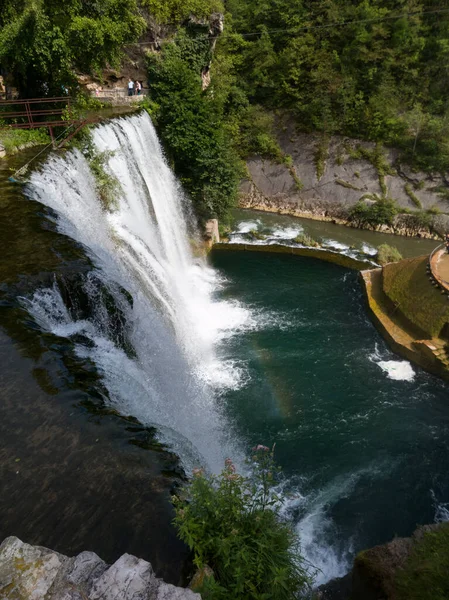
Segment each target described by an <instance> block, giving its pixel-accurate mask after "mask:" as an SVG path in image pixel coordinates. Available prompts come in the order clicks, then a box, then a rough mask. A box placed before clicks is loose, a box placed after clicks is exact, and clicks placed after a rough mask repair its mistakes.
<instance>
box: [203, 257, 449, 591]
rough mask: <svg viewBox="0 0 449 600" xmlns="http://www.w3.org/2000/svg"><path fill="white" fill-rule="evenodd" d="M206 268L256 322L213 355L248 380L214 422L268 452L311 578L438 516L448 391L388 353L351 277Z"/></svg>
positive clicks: (282, 263) (287, 262)
mask: <svg viewBox="0 0 449 600" xmlns="http://www.w3.org/2000/svg"><path fill="white" fill-rule="evenodd" d="M213 263H214V266H215V267H217V268H218V269H219V270H220V271H221V272H222V273H223V274H224V275H225V277H226V278H227V279H228V285H227V286H226V288H225V291H224V292H222V294H224V295H226V297H227V298H235V299H238V300H239V301H241V302H243V303H244V304H246V305H247V306H250V307H251V310H252V311H253V313H254V314H255V315H256V318H257V319H258V320H259V323H260V325H259V327H256V328H255V330H250V331H247V332H243V333H240V334H239V335H235V336H233V337H232V338H230V339H229V340H227V341H226V342H225V344H224V345H223V346H222V348H221V352H222V355H223V357H224V358H227V359H232V360H234V361H238V362H239V364H240V366H241V367H242V368H244V370H245V372H246V377H247V383H246V385H245V386H243V387H241V388H240V389H238V390H234V391H230V392H228V393H227V396H226V411H227V412H228V414H229V418H230V419H231V420H232V422H233V424H234V427H235V428H236V430H237V431H238V436H239V438H241V439H244V440H245V442H246V444H247V445H248V446H250V445H253V444H255V443H263V444H267V445H269V444H270V445H271V444H273V443H276V457H277V460H278V462H279V463H280V464H281V465H282V468H283V471H284V473H285V476H286V478H287V482H286V484H285V492H286V493H288V492H289V493H290V494H291V495H290V496H289V497H288V498H287V500H286V510H288V511H289V512H291V513H292V514H293V515H294V518H295V520H296V521H297V523H298V527H299V530H300V531H301V533H302V536H303V546H304V550H305V551H306V554H307V555H308V556H309V558H310V559H311V560H312V561H314V562H315V563H316V564H317V565H318V566H319V567H320V568H322V569H323V574H322V575H321V577H320V579H321V580H325V579H328V578H329V577H331V576H335V575H341V574H343V573H344V571H345V568H346V567H347V566H348V565H349V559H350V557H351V556H352V555H353V554H354V553H355V552H357V551H358V550H360V549H362V548H366V547H368V546H372V545H374V544H377V543H381V542H385V541H387V540H389V539H391V538H392V537H393V536H394V535H409V534H411V533H412V531H413V530H414V529H415V527H416V525H417V524H420V523H429V522H433V521H434V520H435V519H440V518H444V517H449V513H448V512H447V510H446V507H445V506H444V502H447V501H448V500H449V480H448V476H447V475H448V470H449V437H448V433H449V393H448V392H449V388H448V386H447V384H445V383H443V382H442V381H440V380H438V379H436V378H435V377H433V376H431V375H428V374H426V373H424V372H423V371H421V370H420V369H418V368H416V367H413V369H412V368H411V366H410V365H409V363H407V362H404V361H402V359H400V358H399V357H397V356H395V355H394V354H393V353H392V352H390V351H389V350H388V348H387V346H386V344H385V343H384V342H383V340H382V338H381V337H380V336H379V334H378V333H377V331H376V330H375V329H374V327H373V325H372V324H371V322H370V321H369V319H368V317H367V313H366V311H365V307H364V303H363V298H362V293H361V288H360V285H359V282H358V278H357V277H358V275H357V273H355V272H351V271H348V270H345V269H343V268H341V267H337V266H334V265H330V264H326V263H322V262H319V261H317V260H314V259H305V258H300V257H290V256H275V255H271V254H261V255H259V254H257V255H253V254H252V253H244V252H240V253H237V252H236V253H234V252H233V253H218V252H217V253H216V254H215V255H214V257H213ZM413 371H414V374H413ZM392 377H396V378H397V379H392Z"/></svg>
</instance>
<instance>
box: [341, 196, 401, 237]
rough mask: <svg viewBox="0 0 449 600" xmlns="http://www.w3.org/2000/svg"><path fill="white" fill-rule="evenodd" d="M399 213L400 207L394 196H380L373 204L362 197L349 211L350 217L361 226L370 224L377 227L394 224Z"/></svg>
mask: <svg viewBox="0 0 449 600" xmlns="http://www.w3.org/2000/svg"><path fill="white" fill-rule="evenodd" d="M374 198H376V197H375V196H374ZM397 214H398V208H397V206H396V202H395V201H394V200H393V199H392V198H385V197H384V198H379V199H377V200H376V201H375V202H373V203H372V204H367V203H366V202H365V201H364V200H363V199H360V200H359V201H358V202H357V204H356V205H355V206H353V207H352V208H351V210H350V211H349V219H350V220H351V221H354V222H355V223H357V224H358V225H359V226H360V227H364V226H369V227H372V228H374V229H376V228H378V227H380V226H381V225H393V221H394V218H395V216H396V215H397Z"/></svg>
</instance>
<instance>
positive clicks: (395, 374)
mask: <svg viewBox="0 0 449 600" xmlns="http://www.w3.org/2000/svg"><path fill="white" fill-rule="evenodd" d="M368 358H369V360H370V361H371V362H374V363H375V364H376V365H377V366H378V367H380V368H381V369H382V371H383V372H384V373H386V374H387V377H388V378H389V379H394V380H396V381H413V380H414V378H415V371H414V370H413V367H412V365H411V364H410V363H409V362H408V361H407V360H383V358H382V357H381V355H380V352H379V349H378V346H377V344H376V346H375V350H374V352H373V353H372V354H370V355H369V356H368Z"/></svg>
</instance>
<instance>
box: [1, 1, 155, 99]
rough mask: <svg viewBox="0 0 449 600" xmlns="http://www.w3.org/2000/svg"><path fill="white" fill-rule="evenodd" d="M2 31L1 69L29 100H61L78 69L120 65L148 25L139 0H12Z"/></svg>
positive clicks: (95, 68) (6, 10) (5, 12)
mask: <svg viewBox="0 0 449 600" xmlns="http://www.w3.org/2000/svg"><path fill="white" fill-rule="evenodd" d="M0 27H1V28H0V66H1V68H2V70H3V71H4V72H6V73H10V74H11V75H12V77H13V79H14V81H15V83H16V85H17V86H18V87H19V89H20V92H21V95H22V96H24V97H27V96H28V97H30V96H40V95H47V94H48V95H60V94H61V90H62V86H64V87H65V86H70V85H72V84H73V83H74V81H75V76H74V71H75V70H76V69H78V70H81V71H84V72H93V71H98V70H100V69H102V68H104V67H105V66H106V65H107V64H112V65H118V64H119V60H120V58H121V56H122V53H123V46H124V45H125V44H127V43H130V42H132V41H134V40H136V39H137V38H138V37H139V35H140V34H141V33H142V32H143V31H144V29H145V21H144V20H143V18H142V17H141V16H140V15H139V11H138V6H137V2H136V0H87V1H86V2H81V0H67V1H66V2H64V3H61V2H58V1H56V0H21V1H19V2H17V3H13V2H11V1H10V0H7V5H6V7H5V10H4V11H3V12H2V13H1V14H0Z"/></svg>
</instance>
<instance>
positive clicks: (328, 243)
mask: <svg viewBox="0 0 449 600" xmlns="http://www.w3.org/2000/svg"><path fill="white" fill-rule="evenodd" d="M322 245H323V246H325V247H326V248H332V249H333V250H340V251H342V250H349V249H350V248H349V246H348V245H347V244H343V243H342V242H337V241H336V240H329V239H326V240H323V241H322Z"/></svg>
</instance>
